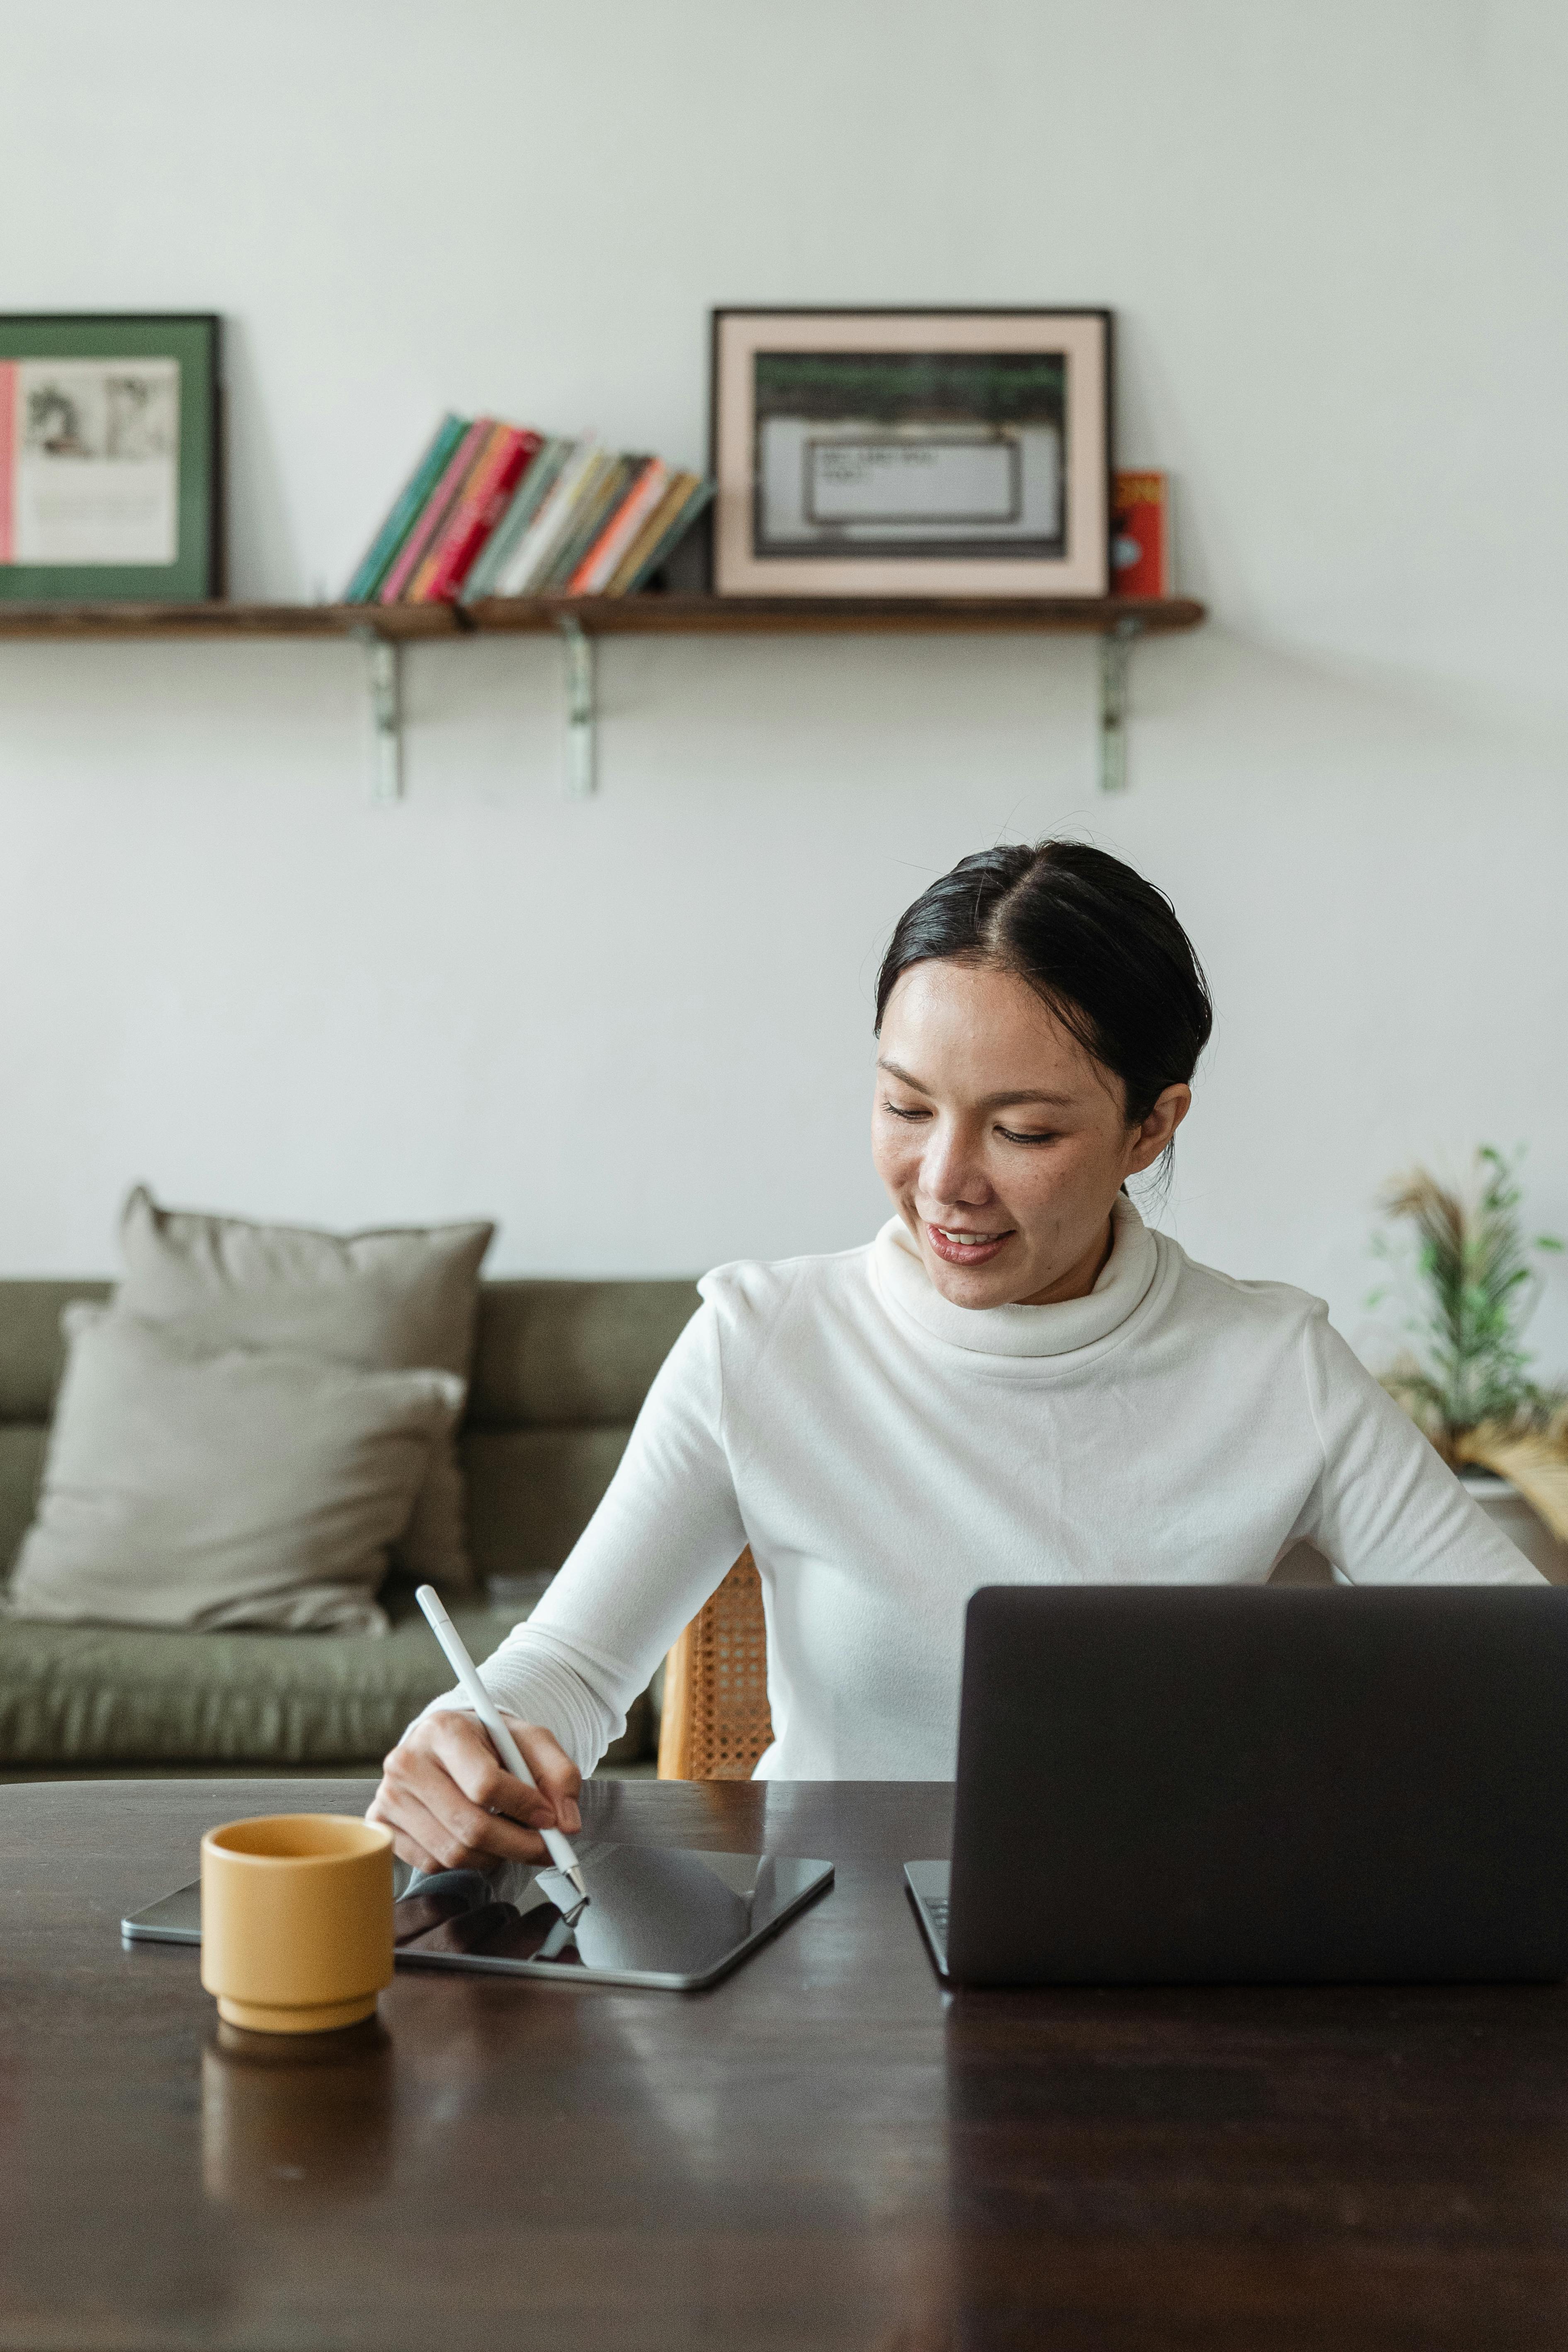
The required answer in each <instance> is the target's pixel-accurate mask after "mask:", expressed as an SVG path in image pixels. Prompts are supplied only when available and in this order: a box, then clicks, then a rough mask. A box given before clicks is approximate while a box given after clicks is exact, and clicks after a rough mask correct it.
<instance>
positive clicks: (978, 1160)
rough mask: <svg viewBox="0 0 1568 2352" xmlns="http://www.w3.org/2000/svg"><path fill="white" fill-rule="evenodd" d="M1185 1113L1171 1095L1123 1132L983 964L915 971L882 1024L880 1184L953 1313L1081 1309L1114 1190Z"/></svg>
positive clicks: (1025, 992)
mask: <svg viewBox="0 0 1568 2352" xmlns="http://www.w3.org/2000/svg"><path fill="white" fill-rule="evenodd" d="M1191 1101H1192V1089H1191V1088H1190V1087H1184V1086H1173V1087H1166V1088H1165V1091H1164V1093H1163V1095H1162V1096H1161V1097H1160V1099H1159V1101H1158V1102H1157V1103H1156V1104H1155V1106H1154V1108H1153V1109H1152V1111H1151V1113H1150V1114H1149V1117H1148V1118H1146V1119H1144V1120H1143V1122H1142V1125H1141V1126H1136V1127H1134V1126H1130V1125H1129V1124H1128V1121H1127V1118H1126V1103H1125V1097H1124V1092H1123V1088H1122V1086H1121V1080H1120V1079H1119V1078H1116V1077H1113V1076H1111V1075H1110V1072H1109V1071H1108V1070H1103V1069H1101V1068H1100V1065H1099V1063H1097V1062H1095V1061H1093V1060H1092V1059H1091V1058H1090V1057H1089V1055H1088V1054H1086V1053H1085V1052H1084V1050H1083V1048H1082V1046H1081V1045H1079V1043H1078V1042H1077V1040H1076V1039H1075V1038H1074V1037H1072V1036H1071V1035H1070V1034H1068V1031H1067V1030H1066V1029H1064V1028H1063V1026H1062V1024H1061V1023H1060V1022H1059V1021H1058V1019H1057V1017H1056V1015H1055V1014H1054V1013H1052V1012H1050V1010H1049V1009H1048V1007H1047V1006H1046V1005H1045V1004H1044V1003H1042V1002H1041V1000H1040V999H1039V998H1038V997H1037V995H1036V994H1035V992H1034V990H1033V989H1032V988H1029V987H1027V986H1026V984H1025V982H1023V981H1021V980H1019V979H1018V978H1016V975H1015V974H1014V973H1012V972H1010V971H1003V970H1002V969H1000V967H998V966H996V965H994V964H982V963H962V962H952V963H950V962H942V961H936V960H934V959H933V960H932V961H928V962H925V963H917V964H911V965H910V969H909V970H908V971H906V972H905V973H904V974H903V976H902V977H901V979H900V981H899V982H897V984H896V985H895V987H894V989H893V992H892V995H891V996H890V997H889V1000H888V1009H887V1013H886V1014H885V1015H884V1017H883V1022H882V1034H881V1039H880V1048H879V1059H878V1063H877V1093H876V1102H875V1107H874V1108H873V1111H872V1115H871V1154H872V1158H873V1160H875V1162H876V1167H877V1173H878V1175H879V1177H880V1178H881V1180H882V1181H883V1183H884V1184H885V1185H886V1186H887V1188H888V1191H889V1193H890V1194H891V1195H892V1199H893V1204H894V1206H895V1207H896V1208H897V1210H898V1212H899V1214H900V1216H901V1217H902V1219H903V1221H904V1223H905V1224H906V1225H908V1227H909V1229H910V1234H912V1235H913V1237H914V1239H915V1242H916V1244H918V1246H919V1249H920V1254H921V1261H922V1263H923V1265H924V1266H925V1270H926V1272H927V1274H928V1275H929V1276H931V1281H932V1283H933V1284H934V1286H935V1287H936V1288H937V1289H938V1290H939V1291H940V1292H941V1293H942V1297H944V1298H947V1299H951V1300H952V1304H953V1305H954V1306H955V1307H1007V1306H1020V1305H1021V1306H1030V1307H1044V1306H1048V1305H1050V1304H1052V1303H1053V1302H1054V1301H1056V1300H1058V1299H1063V1298H1082V1297H1087V1296H1088V1294H1089V1291H1090V1290H1092V1289H1093V1287H1094V1285H1095V1282H1096V1280H1097V1278H1098V1276H1099V1275H1100V1269H1101V1268H1102V1266H1103V1265H1104V1264H1105V1259H1106V1256H1107V1254H1108V1252H1109V1249H1110V1211H1111V1206H1112V1203H1113V1202H1114V1201H1115V1199H1116V1195H1117V1193H1118V1192H1120V1191H1121V1185H1122V1183H1123V1181H1124V1180H1125V1179H1126V1178H1127V1177H1129V1176H1131V1175H1135V1174H1136V1173H1137V1171H1139V1170H1140V1169H1141V1168H1147V1167H1150V1166H1151V1165H1152V1162H1153V1161H1154V1160H1157V1159H1158V1158H1159V1156H1160V1154H1161V1152H1162V1151H1163V1150H1164V1148H1165V1146H1166V1144H1167V1143H1168V1142H1169V1141H1170V1139H1171V1138H1172V1136H1173V1134H1174V1133H1175V1131H1176V1129H1177V1128H1178V1127H1179V1126H1180V1124H1181V1122H1182V1120H1183V1119H1184V1118H1185V1117H1186V1114H1187V1107H1188V1105H1189V1104H1190V1103H1191Z"/></svg>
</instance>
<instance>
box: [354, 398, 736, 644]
mask: <svg viewBox="0 0 1568 2352" xmlns="http://www.w3.org/2000/svg"><path fill="white" fill-rule="evenodd" d="M712 495H713V485H712V483H711V482H707V481H704V480H703V479H702V478H701V477H700V475H698V474H685V473H682V472H680V471H679V468H678V467H674V466H669V465H667V464H666V463H665V461H664V459H663V458H662V457H626V456H621V455H618V454H617V453H616V451H615V450H613V449H605V448H604V447H603V446H601V444H600V443H599V441H598V439H597V437H596V436H594V435H593V434H589V435H587V436H584V438H583V439H581V440H576V441H573V440H567V439H565V438H563V437H562V436H559V435H552V434H544V433H533V432H531V431H529V430H528V429H527V428H526V427H525V426H522V425H500V424H498V423H497V421H496V419H495V418H494V417H493V416H477V417H471V418H470V417H465V416H447V417H444V418H443V419H442V422H441V425H440V427H439V429H438V431H437V434H436V437H435V439H434V440H433V441H432V442H431V443H430V446H429V447H428V448H427V449H426V451H425V453H424V455H423V457H421V458H420V460H419V463H418V464H417V465H416V467H415V468H414V471H413V473H412V474H411V475H410V476H409V478H408V479H407V481H406V483H405V485H404V487H403V488H402V490H401V491H400V492H399V494H398V496H397V498H396V499H395V500H394V502H393V506H392V509H391V512H390V513H389V514H388V515H387V518H386V520H385V521H384V523H383V524H382V526H381V529H380V530H378V531H377V532H376V534H375V537H374V539H373V540H372V541H371V543H370V545H369V547H368V548H367V549H366V550H365V552H364V554H363V557H362V559H361V561H360V562H359V563H358V564H357V565H356V566H355V568H354V572H353V578H352V579H351V580H350V582H349V584H348V586H347V587H346V588H345V589H344V591H343V601H344V603H345V604H473V603H475V602H476V601H477V600H478V598H479V597H481V596H626V595H629V594H630V593H631V592H632V591H633V589H635V588H640V587H641V586H642V585H643V584H644V583H645V582H646V581H647V579H648V578H649V577H650V575H651V574H652V573H653V572H657V571H658V567H659V565H660V564H661V563H663V562H665V560H666V558H667V557H668V555H669V554H670V552H671V551H672V550H673V549H674V547H675V545H676V543H677V541H679V540H680V539H682V538H684V536H685V534H686V532H687V531H688V530H689V529H690V528H691V525H692V524H693V523H694V522H695V521H696V520H697V518H698V516H699V515H700V513H701V512H702V510H703V509H704V508H705V507H706V506H707V504H708V501H709V500H710V498H711V497H712Z"/></svg>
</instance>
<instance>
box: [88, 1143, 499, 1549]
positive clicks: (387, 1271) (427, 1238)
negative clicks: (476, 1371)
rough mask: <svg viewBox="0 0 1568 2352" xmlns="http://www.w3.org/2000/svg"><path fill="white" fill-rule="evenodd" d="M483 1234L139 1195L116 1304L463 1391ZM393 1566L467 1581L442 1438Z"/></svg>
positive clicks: (241, 1343) (452, 1464) (460, 1516)
mask: <svg viewBox="0 0 1568 2352" xmlns="http://www.w3.org/2000/svg"><path fill="white" fill-rule="evenodd" d="M494 1233H495V1227H494V1226H493V1225H488V1224H467V1225H436V1226H431V1227H428V1228H425V1229H420V1228H417V1227H414V1228H408V1229H405V1230H397V1231H393V1232H388V1233H363V1234H319V1233H311V1232H309V1231H308V1230H306V1229H305V1228H303V1227H301V1226H296V1225H257V1224H250V1223H247V1221H246V1220H245V1219H244V1218H241V1217H216V1216H209V1215H206V1214H204V1213H199V1212H197V1211H194V1210H186V1209H161V1208H160V1207H159V1206H158V1204H157V1202H155V1201H154V1200H153V1196H152V1194H151V1193H150V1192H147V1191H146V1189H145V1188H144V1187H142V1186H138V1187H137V1189H136V1190H135V1191H134V1192H132V1195H131V1197H130V1199H129V1200H128V1201H127V1202H126V1203H125V1210H124V1214H123V1216H122V1217H121V1228H120V1237H121V1244H122V1246H123V1249H124V1253H125V1276H124V1279H123V1281H122V1282H121V1286H120V1288H119V1291H118V1292H117V1294H116V1303H117V1304H118V1305H119V1306H121V1307H124V1308H125V1309H126V1310H127V1311H128V1312H129V1313H131V1314H132V1315H138V1316H141V1317H142V1318H143V1319H144V1320H147V1321H151V1322H157V1323H164V1322H172V1321H174V1320H176V1319H177V1320H178V1321H179V1323H180V1325H181V1328H182V1329H183V1330H184V1332H185V1333H186V1334H187V1335H188V1336H189V1338H190V1339H192V1340H193V1341H195V1342H196V1343H198V1344H199V1345H201V1346H204V1347H206V1348H208V1349H218V1348H227V1347H242V1348H289V1349H300V1350H302V1351H303V1352H304V1353H305V1354H307V1355H312V1356H331V1357H334V1358H336V1359H337V1360H338V1361H339V1362H341V1363H345V1364H359V1365H362V1366H363V1367H364V1368H365V1369H366V1370H385V1371H401V1370H416V1368H418V1367H420V1366H430V1367H434V1368H435V1369H436V1370H438V1371H443V1372H452V1373H455V1374H457V1376H458V1378H459V1379H460V1380H465V1381H466V1380H467V1378H468V1365H469V1360H470V1358H471V1357H472V1354H473V1349H474V1323H475V1318H476V1316H477V1314H478V1311H479V1266H480V1264H481V1262H482V1260H483V1258H484V1255H485V1252H486V1250H487V1249H488V1248H489V1244H490V1240H491V1237H492V1236H493V1234H494ZM397 1556H398V1561H399V1564H400V1566H402V1567H404V1568H405V1569H406V1570H409V1571H410V1573H411V1574H413V1575H416V1576H419V1577H427V1578H428V1579H429V1580H430V1581H431V1582H432V1583H433V1584H440V1585H444V1586H445V1587H447V1590H449V1591H464V1590H466V1589H467V1588H468V1586H469V1585H470V1584H471V1582H472V1572H471V1570H470V1568H469V1564H468V1545H467V1540H466V1535H465V1529H464V1511H463V1482H462V1475H461V1473H460V1472H459V1470H458V1457H457V1454H456V1452H455V1451H454V1448H453V1445H452V1442H451V1439H450V1438H449V1437H447V1438H443V1439H442V1440H441V1441H440V1443H439V1444H437V1445H434V1446H433V1447H432V1448H431V1451H430V1460H429V1467H428V1470H427V1472H426V1479H425V1483H424V1486H422V1487H421V1489H420V1493H419V1496H418V1499H417V1502H416V1506H415V1509H414V1514H413V1517H411V1518H410V1520H409V1523H408V1526H407V1528H406V1529H405V1531H404V1533H403V1535H402V1537H401V1538H400V1540H399V1543H398V1547H397Z"/></svg>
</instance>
